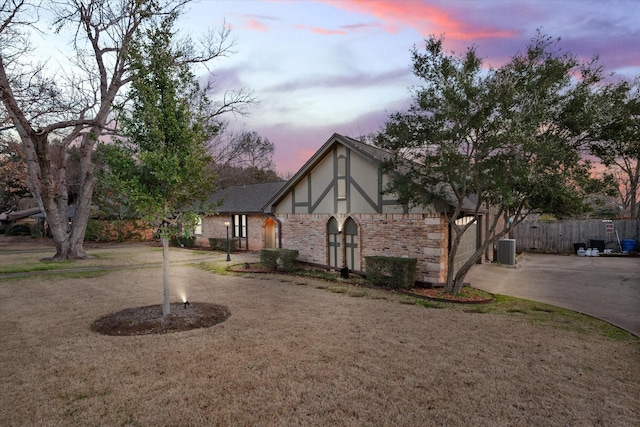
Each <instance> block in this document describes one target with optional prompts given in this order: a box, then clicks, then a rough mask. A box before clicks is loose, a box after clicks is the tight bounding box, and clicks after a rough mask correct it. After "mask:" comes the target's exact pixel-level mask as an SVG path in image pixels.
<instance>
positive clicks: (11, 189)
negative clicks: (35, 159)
mask: <svg viewBox="0 0 640 427" xmlns="http://www.w3.org/2000/svg"><path fill="white" fill-rule="evenodd" d="M28 174H29V171H28V170H27V159H26V158H25V155H24V153H23V152H22V147H21V146H20V144H19V143H17V142H16V141H13V140H10V139H6V140H5V139H0V212H7V211H12V210H18V209H19V203H20V200H22V199H24V198H26V197H29V188H28V187H27V176H28Z"/></svg>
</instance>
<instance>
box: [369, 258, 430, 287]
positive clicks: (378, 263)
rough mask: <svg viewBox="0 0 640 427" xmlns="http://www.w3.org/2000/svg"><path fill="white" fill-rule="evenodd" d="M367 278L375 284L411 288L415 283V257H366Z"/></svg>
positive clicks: (416, 261)
mask: <svg viewBox="0 0 640 427" xmlns="http://www.w3.org/2000/svg"><path fill="white" fill-rule="evenodd" d="M365 262H366V264H367V271H366V273H367V279H368V280H369V281H371V283H373V284H374V285H377V286H384V287H388V288H394V289H411V288H413V287H414V284H415V276H416V266H417V263H418V260H417V259H415V258H395V257H386V256H368V257H365Z"/></svg>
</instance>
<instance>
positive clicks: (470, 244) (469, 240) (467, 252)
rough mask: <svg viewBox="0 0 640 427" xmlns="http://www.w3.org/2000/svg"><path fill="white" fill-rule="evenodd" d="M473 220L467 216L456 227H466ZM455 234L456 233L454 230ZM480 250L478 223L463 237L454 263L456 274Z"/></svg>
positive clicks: (457, 222) (458, 221)
mask: <svg viewBox="0 0 640 427" xmlns="http://www.w3.org/2000/svg"><path fill="white" fill-rule="evenodd" d="M472 220H473V217H472V216H465V217H462V218H460V219H458V220H457V221H456V225H459V226H461V227H462V226H464V225H466V224H468V223H470V222H471V221H472ZM452 232H453V233H455V231H453V230H452ZM477 248H478V222H477V221H476V223H474V224H472V225H471V227H469V228H468V229H467V231H465V232H464V234H463V235H462V240H461V241H460V246H458V251H457V253H456V257H455V261H454V263H453V268H454V273H455V272H457V271H458V268H460V266H461V265H462V264H464V263H465V262H466V261H467V260H468V259H469V258H470V257H471V256H472V255H473V253H474V252H475V251H476V249H477Z"/></svg>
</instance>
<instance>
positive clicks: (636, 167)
mask: <svg viewBox="0 0 640 427" xmlns="http://www.w3.org/2000/svg"><path fill="white" fill-rule="evenodd" d="M596 105H597V108H598V119H597V121H596V122H595V123H596V126H595V129H594V132H593V136H592V139H591V145H590V147H591V153H592V154H594V155H595V156H597V157H598V158H599V159H600V160H601V161H602V163H603V164H604V165H605V166H607V167H608V168H609V171H610V172H611V173H612V174H613V175H614V176H615V177H616V178H617V182H618V187H617V188H618V192H619V195H620V200H621V202H622V206H623V208H624V209H625V210H626V212H627V213H628V215H629V217H630V218H631V219H638V218H640V209H638V201H639V200H640V77H637V78H636V79H635V80H634V81H633V82H628V81H622V82H620V83H618V84H613V85H608V86H606V87H605V88H603V89H602V90H601V91H599V92H598V96H597V102H596Z"/></svg>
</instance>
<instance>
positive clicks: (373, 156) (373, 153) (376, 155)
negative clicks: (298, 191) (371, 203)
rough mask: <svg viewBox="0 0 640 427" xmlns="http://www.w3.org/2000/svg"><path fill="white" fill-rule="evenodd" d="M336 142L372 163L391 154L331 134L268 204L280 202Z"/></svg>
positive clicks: (354, 140)
mask: <svg viewBox="0 0 640 427" xmlns="http://www.w3.org/2000/svg"><path fill="white" fill-rule="evenodd" d="M336 144H342V145H344V146H345V147H347V148H349V149H351V150H353V151H356V152H358V153H359V154H360V155H361V156H362V157H363V158H364V159H366V160H368V161H370V162H372V163H375V162H379V161H381V160H384V159H385V158H387V157H388V156H390V155H391V154H390V153H389V152H388V151H385V150H382V149H380V148H377V147H374V146H372V145H369V144H365V143H363V142H360V141H358V140H356V139H353V138H350V137H348V136H344V135H340V134H338V133H334V134H333V135H331V138H329V139H328V140H327V142H325V143H324V145H323V146H322V147H320V149H319V150H318V151H316V152H315V154H314V155H313V156H311V158H310V159H309V160H307V162H306V163H305V164H304V165H303V166H302V168H300V170H299V171H298V172H296V174H295V175H293V176H292V177H291V179H289V181H287V182H286V185H284V186H283V187H282V188H281V189H280V191H278V193H277V194H276V195H275V196H274V197H273V198H272V199H271V200H269V203H268V205H269V206H272V205H274V204H276V203H278V202H280V200H281V199H282V197H284V196H285V195H286V194H287V193H288V192H289V190H291V189H292V188H294V187H295V186H296V185H298V183H299V182H300V180H301V179H302V178H304V177H305V175H307V173H309V172H310V171H311V170H312V169H313V168H314V167H315V166H316V165H317V164H318V163H320V161H321V160H322V159H323V158H324V157H325V155H326V154H327V153H329V152H330V151H331V150H332V149H333V147H334V146H335V145H336ZM265 207H267V206H265Z"/></svg>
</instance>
